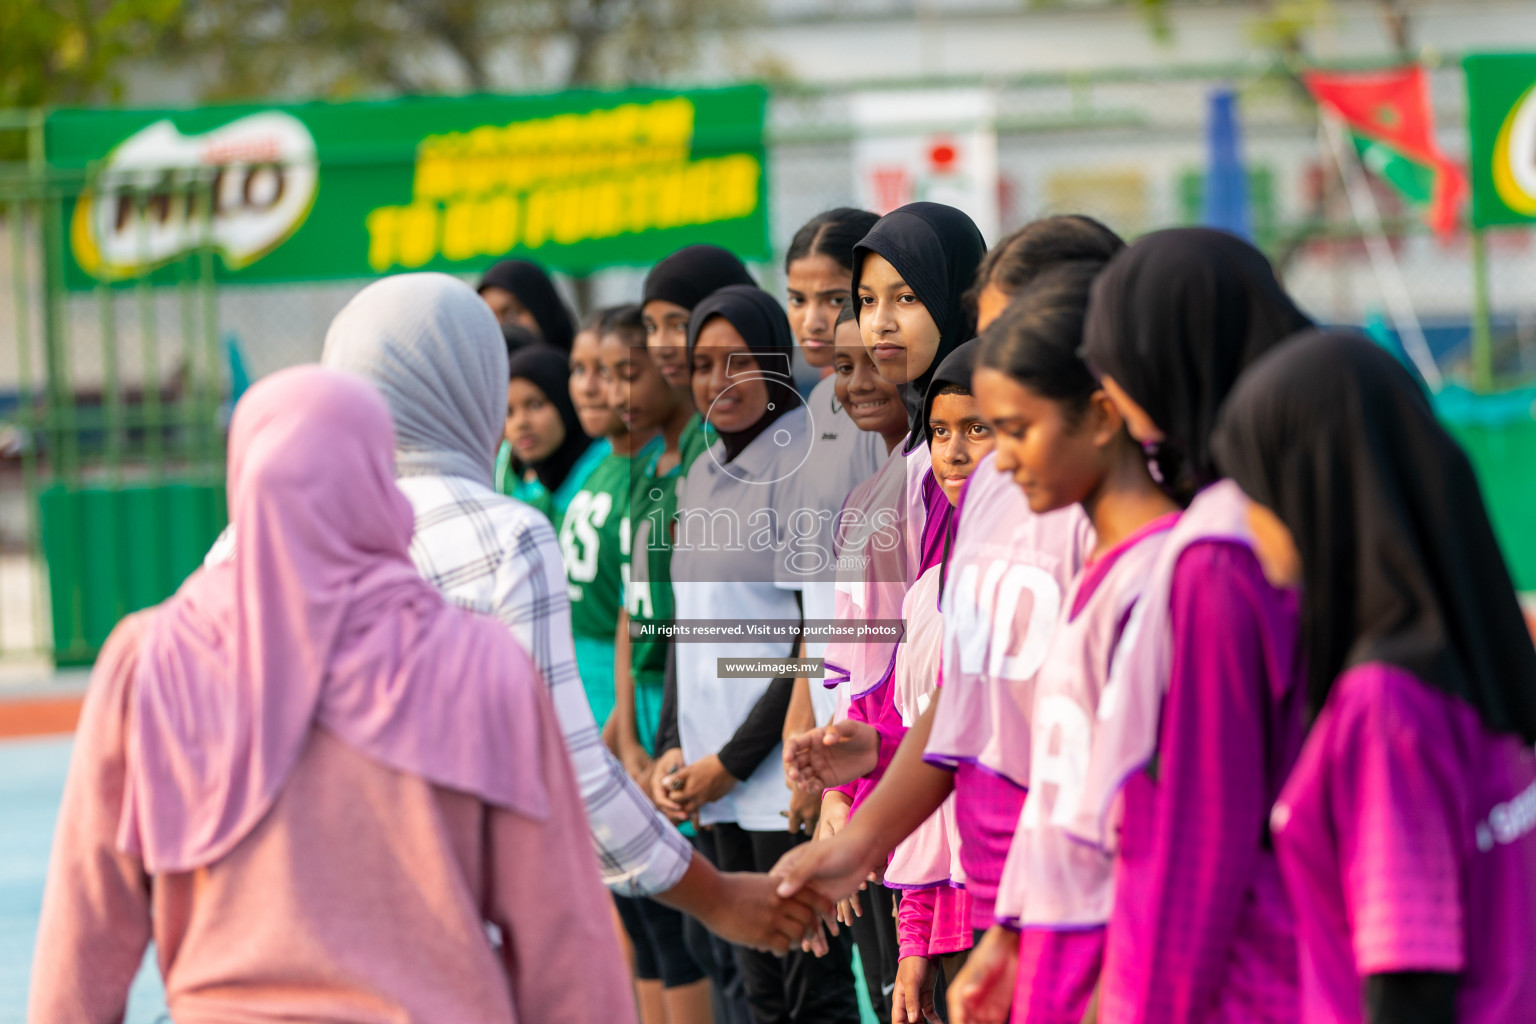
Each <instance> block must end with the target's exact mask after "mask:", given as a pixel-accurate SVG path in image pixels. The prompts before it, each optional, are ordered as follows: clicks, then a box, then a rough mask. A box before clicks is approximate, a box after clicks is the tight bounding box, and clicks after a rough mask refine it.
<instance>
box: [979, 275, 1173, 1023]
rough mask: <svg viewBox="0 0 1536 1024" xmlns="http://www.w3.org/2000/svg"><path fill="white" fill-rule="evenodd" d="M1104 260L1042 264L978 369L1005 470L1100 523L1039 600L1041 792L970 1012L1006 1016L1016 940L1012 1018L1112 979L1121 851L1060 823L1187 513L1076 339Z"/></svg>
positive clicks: (1011, 859)
mask: <svg viewBox="0 0 1536 1024" xmlns="http://www.w3.org/2000/svg"><path fill="white" fill-rule="evenodd" d="M1101 269H1102V265H1101V264H1097V263H1087V264H1069V265H1065V266H1061V267H1057V268H1054V269H1052V270H1050V271H1048V272H1046V273H1045V274H1043V275H1041V277H1040V278H1039V279H1038V280H1037V281H1036V282H1035V283H1034V284H1032V285H1031V286H1030V287H1029V289H1027V290H1026V292H1025V293H1024V295H1023V296H1021V298H1020V300H1019V301H1018V302H1017V303H1016V304H1015V305H1013V306H1011V307H1010V308H1009V309H1008V310H1007V311H1006V312H1005V313H1004V314H1003V316H1002V317H1000V318H999V319H998V320H997V321H996V322H995V323H994V324H992V326H991V327H989V328H988V329H987V331H986V333H985V334H984V335H983V338H982V349H981V355H980V359H979V360H978V366H977V371H976V376H975V380H974V383H973V387H974V388H975V390H976V395H977V399H978V401H979V402H980V404H981V408H982V411H983V413H984V415H985V416H986V419H987V421H988V422H989V423H991V424H992V425H993V427H994V429H995V430H996V431H997V438H998V440H997V456H996V458H995V465H996V467H997V469H998V471H999V472H1000V473H1003V474H1006V475H1007V476H1008V477H1009V478H1010V480H1011V482H1012V483H1013V485H1014V486H1016V487H1017V488H1019V489H1020V490H1021V491H1022V493H1023V494H1024V497H1025V500H1026V501H1027V502H1028V504H1029V509H1030V511H1031V512H1032V513H1034V514H1035V515H1036V516H1045V515H1046V514H1047V513H1052V512H1059V511H1065V510H1068V509H1071V508H1073V507H1074V506H1078V507H1080V508H1081V509H1082V514H1084V515H1086V516H1087V518H1088V520H1089V521H1090V522H1091V524H1092V526H1093V530H1094V534H1095V538H1094V543H1093V546H1092V548H1091V550H1090V551H1089V553H1088V557H1087V559H1086V560H1085V561H1084V563H1083V566H1082V568H1081V570H1080V571H1079V572H1078V573H1077V574H1076V576H1075V577H1074V578H1073V579H1072V581H1071V583H1070V584H1069V585H1068V586H1067V588H1066V590H1065V592H1060V593H1059V596H1058V594H1051V595H1050V596H1051V597H1055V598H1056V600H1055V601H1054V602H1053V601H1050V600H1047V601H1041V600H1040V597H1039V596H1037V597H1036V599H1035V600H1036V603H1037V605H1040V606H1041V612H1042V614H1044V613H1047V612H1052V611H1053V612H1055V619H1056V622H1055V628H1054V630H1053V631H1052V633H1051V634H1050V638H1049V642H1048V643H1045V644H1043V645H1042V646H1041V649H1040V650H1039V651H1037V652H1030V653H1031V655H1032V660H1034V661H1035V663H1036V664H1037V665H1038V668H1036V669H1035V671H1033V672H1031V673H1030V677H1031V686H1030V689H1031V692H1030V693H1028V694H1026V695H1022V697H1023V699H1022V700H1021V701H1020V703H1021V704H1023V705H1024V706H1026V707H1028V708H1029V709H1030V713H1029V720H1028V721H1029V731H1028V733H1027V734H1025V735H1021V736H1018V737H1015V738H1013V739H1012V741H1011V742H1009V743H1008V744H1007V748H1008V756H1010V757H1012V758H1018V759H1019V760H1021V761H1022V762H1024V763H1026V764H1027V765H1028V780H1029V781H1028V787H1029V796H1028V798H1027V799H1026V800H1025V801H1024V806H1023V810H1022V812H1021V814H1020V817H1019V821H1018V827H1017V831H1016V834H1015V836H1014V840H1013V845H1012V846H1011V848H1010V850H1009V854H1008V861H1007V863H1006V864H1005V866H1004V868H1003V873H1002V877H1001V880H1000V882H999V887H998V897H997V907H996V917H997V920H998V922H999V925H998V926H996V927H994V928H993V929H992V930H991V931H990V932H989V933H988V935H987V938H986V940H985V941H984V943H983V948H982V949H978V952H977V955H976V962H975V964H974V967H973V968H968V969H967V973H968V975H969V977H963V978H962V979H961V981H960V982H959V983H957V985H956V986H955V990H954V991H953V993H952V997H951V1011H952V1013H954V1014H955V1017H956V1019H957V1020H964V1021H967V1022H969V1021H978V1022H984V1021H990V1020H1001V1019H1003V1013H1002V1011H1004V1010H1005V1009H1006V1007H1007V995H1008V988H1009V985H1008V982H1009V980H1011V979H1010V978H1009V973H1010V972H1009V971H1008V969H1007V968H1008V966H1009V959H1010V953H1013V951H1014V950H1015V949H1016V950H1017V952H1016V964H1015V967H1016V977H1017V986H1016V988H1015V990H1014V991H1013V992H1012V996H1013V998H1012V1010H1011V1016H1009V1017H1008V1018H1007V1019H1010V1020H1012V1021H1014V1022H1015V1024H1019V1022H1025V1021H1028V1022H1042V1021H1043V1022H1051V1024H1055V1022H1061V1024H1076V1022H1078V1021H1080V1020H1081V1019H1082V1018H1083V1015H1084V1013H1085V1012H1086V1010H1087V1007H1088V1003H1089V1000H1090V998H1091V996H1092V994H1093V991H1094V988H1095V986H1096V985H1097V982H1098V974H1099V967H1100V963H1101V959H1102V950H1103V924H1104V921H1105V920H1106V919H1107V916H1108V907H1109V904H1110V901H1111V899H1112V896H1113V878H1112V875H1111V872H1110V865H1109V863H1108V862H1107V861H1106V860H1105V859H1104V858H1103V857H1102V856H1101V855H1100V854H1099V853H1098V852H1097V851H1094V850H1091V849H1088V848H1085V847H1083V846H1082V844H1080V843H1076V842H1074V841H1073V840H1071V839H1070V838H1069V837H1066V836H1064V835H1062V834H1061V833H1060V831H1059V830H1058V829H1055V828H1053V827H1051V826H1053V825H1054V824H1056V823H1057V822H1059V821H1060V820H1061V819H1062V817H1063V815H1064V814H1065V813H1067V812H1068V811H1069V810H1070V809H1071V808H1072V807H1074V806H1075V801H1076V799H1077V792H1078V786H1077V781H1076V780H1075V779H1074V776H1073V773H1074V771H1075V770H1076V767H1077V766H1078V765H1080V764H1081V762H1082V760H1083V759H1084V758H1085V757H1086V754H1087V744H1088V742H1089V740H1090V738H1091V735H1092V721H1093V718H1094V716H1095V713H1096V710H1097V705H1098V699H1099V696H1100V694H1101V693H1102V691H1103V689H1104V687H1105V685H1106V684H1107V681H1108V676H1109V670H1110V666H1111V665H1112V664H1113V662H1114V659H1115V656H1116V647H1117V646H1118V644H1119V642H1120V640H1121V637H1122V635H1123V631H1124V627H1125V622H1126V619H1127V617H1128V616H1129V614H1130V610H1131V608H1132V607H1133V605H1134V604H1135V601H1136V599H1137V597H1139V596H1140V592H1141V587H1142V585H1143V583H1144V582H1145V580H1146V576H1147V570H1148V568H1149V566H1150V565H1151V563H1152V562H1153V560H1155V559H1156V557H1157V553H1158V551H1159V550H1160V549H1161V547H1162V545H1163V543H1164V542H1165V541H1166V540H1167V533H1168V530H1169V529H1171V528H1172V526H1173V524H1174V522H1175V521H1176V520H1177V518H1178V506H1177V505H1176V504H1175V503H1174V502H1173V501H1172V500H1171V499H1170V498H1169V497H1168V496H1167V495H1166V494H1164V493H1163V492H1162V490H1161V489H1159V488H1158V486H1157V484H1156V482H1155V481H1154V480H1153V479H1152V477H1151V475H1150V473H1149V472H1148V470H1147V466H1146V462H1145V460H1144V458H1143V456H1142V453H1141V450H1140V448H1139V447H1138V446H1137V445H1136V443H1135V442H1134V441H1133V440H1132V439H1131V437H1130V435H1129V434H1128V433H1127V432H1126V430H1125V422H1124V420H1123V418H1122V417H1121V416H1120V413H1119V410H1118V409H1117V408H1116V407H1115V405H1114V403H1113V402H1112V401H1111V400H1110V398H1109V396H1108V395H1106V394H1105V393H1104V391H1103V390H1102V389H1101V388H1100V387H1099V386H1098V384H1097V382H1096V381H1095V380H1094V378H1093V376H1092V375H1091V374H1090V373H1089V372H1088V368H1087V366H1086V365H1084V363H1083V362H1082V360H1081V359H1080V358H1079V356H1078V354H1077V353H1078V349H1079V346H1080V344H1081V340H1082V327H1083V318H1084V315H1085V313H1086V310H1087V305H1088V291H1089V287H1090V285H1091V284H1092V282H1093V279H1094V277H1095V276H1096V275H1097V274H1098V273H1099V271H1100V270H1101ZM1039 583H1040V584H1043V583H1044V580H1039ZM1051 604H1055V605H1056V607H1054V608H1051V607H1049V606H1050V605H1051ZM1021 660H1022V659H1021ZM1025 667H1030V668H1034V667H1035V666H1034V665H1031V666H1025ZM1019 674H1020V675H1023V672H1022V671H1021V672H1020V673H1019ZM1021 930H1022V934H1021Z"/></svg>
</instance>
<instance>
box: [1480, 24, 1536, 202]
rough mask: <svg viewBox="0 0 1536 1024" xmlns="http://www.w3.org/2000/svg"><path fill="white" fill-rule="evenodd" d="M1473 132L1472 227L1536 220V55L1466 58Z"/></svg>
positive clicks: (1505, 54) (1487, 55)
mask: <svg viewBox="0 0 1536 1024" xmlns="http://www.w3.org/2000/svg"><path fill="white" fill-rule="evenodd" d="M1462 66H1463V68H1464V69H1465V70H1466V75H1467V121H1468V126H1469V127H1470V129H1471V132H1472V223H1473V224H1475V225H1476V226H1477V227H1480V228H1483V227H1492V226H1494V225H1498V224H1528V223H1530V222H1532V221H1536V53H1480V54H1471V55H1469V56H1467V57H1465V58H1463V60H1462Z"/></svg>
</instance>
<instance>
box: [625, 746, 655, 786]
mask: <svg viewBox="0 0 1536 1024" xmlns="http://www.w3.org/2000/svg"><path fill="white" fill-rule="evenodd" d="M618 753H619V763H620V764H622V765H623V766H624V770H625V771H626V772H628V773H629V777H630V778H632V779H634V780H635V784H636V785H638V786H639V787H640V788H642V789H644V788H645V787H646V783H647V782H648V781H649V779H650V776H651V763H652V762H651V755H649V754H647V753H646V752H645V748H644V747H642V746H641V745H640V744H639V743H637V742H636V741H634V740H620V741H619V752H618Z"/></svg>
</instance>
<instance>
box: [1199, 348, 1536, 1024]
mask: <svg viewBox="0 0 1536 1024" xmlns="http://www.w3.org/2000/svg"><path fill="white" fill-rule="evenodd" d="M1215 451H1216V456H1217V461H1218V463H1219V464H1220V466H1221V468H1222V469H1223V470H1224V471H1225V472H1226V473H1227V474H1228V475H1229V476H1230V477H1231V478H1232V480H1233V481H1234V482H1235V483H1236V484H1237V485H1238V486H1239V487H1241V488H1242V490H1243V492H1244V493H1245V494H1247V495H1248V497H1249V498H1251V499H1252V500H1253V502H1254V504H1253V505H1252V506H1250V508H1249V511H1248V520H1249V525H1250V526H1251V528H1252V531H1253V535H1254V539H1255V545H1256V547H1257V549H1258V552H1259V558H1260V561H1261V562H1262V563H1263V566H1264V572H1265V574H1266V575H1268V576H1269V577H1270V579H1272V580H1273V581H1274V582H1275V583H1276V584H1279V585H1284V586H1295V585H1300V586H1301V588H1302V596H1301V602H1302V613H1301V634H1302V638H1303V647H1304V651H1305V655H1306V658H1307V662H1308V670H1307V684H1306V697H1307V705H1308V711H1309V712H1310V713H1311V715H1312V716H1313V719H1312V724H1311V730H1310V732H1309V733H1308V734H1307V737H1306V742H1305V745H1304V746H1303V748H1302V751H1301V755H1300V758H1299V759H1298V761H1297V763H1296V767H1295V769H1294V771H1292V772H1291V774H1290V778H1289V779H1288V780H1286V782H1285V786H1284V788H1283V789H1282V790H1281V792H1280V796H1279V799H1278V801H1276V803H1275V805H1274V810H1273V812H1272V813H1271V815H1270V831H1271V834H1272V835H1273V841H1274V847H1275V853H1276V856H1277V857H1278V859H1279V862H1280V869H1281V872H1282V874H1283V876H1284V879H1285V885H1286V889H1287V891H1288V892H1289V893H1290V896H1291V901H1292V904H1293V906H1294V907H1295V912H1296V924H1297V935H1298V939H1299V949H1300V969H1301V970H1300V973H1301V1007H1300V1012H1299V1014H1298V1017H1299V1019H1301V1020H1304V1021H1307V1022H1308V1024H1357V1022H1362V1021H1368V1022H1371V1024H1387V1022H1393V1024H1398V1022H1412V1024H1449V1022H1458V1024H1494V1022H1499V1024H1505V1022H1516V1021H1527V1020H1531V1019H1533V1016H1536V755H1533V753H1532V743H1533V742H1536V651H1533V650H1532V647H1531V642H1530V636H1529V634H1528V633H1527V632H1526V629H1525V624H1524V622H1523V621H1522V617H1521V613H1520V607H1519V604H1518V602H1517V601H1516V599H1515V594H1514V587H1513V586H1512V584H1511V582H1510V578H1509V573H1508V571H1507V570H1506V569H1505V566H1504V560H1503V558H1502V557H1501V555H1500V552H1499V547H1498V543H1497V542H1496V540H1495V539H1494V535H1493V530H1492V528H1491V526H1490V525H1489V522H1488V515H1487V512H1486V511H1485V509H1484V506H1483V502H1482V497H1481V494H1480V493H1479V490H1478V484H1477V479H1476V478H1475V477H1474V476H1473V473H1472V467H1471V464H1470V463H1469V462H1468V461H1467V458H1466V456H1465V455H1464V454H1463V453H1462V451H1461V449H1460V448H1458V447H1457V445H1456V442H1455V441H1454V440H1452V438H1451V437H1450V435H1448V434H1447V433H1446V432H1445V430H1444V428H1442V427H1441V426H1440V424H1439V423H1438V422H1437V421H1436V420H1435V416H1434V413H1433V411H1432V410H1431V408H1430V405H1429V403H1428V402H1427V401H1426V400H1425V397H1424V392H1423V391H1422V390H1421V387H1420V385H1419V383H1418V381H1416V380H1415V379H1414V378H1413V377H1412V376H1410V374H1409V373H1408V371H1407V370H1405V369H1404V368H1403V367H1402V366H1401V365H1399V364H1398V363H1397V361H1396V360H1395V359H1394V358H1393V357H1392V356H1391V355H1389V354H1388V353H1386V352H1385V351H1383V350H1381V349H1379V348H1377V347H1376V346H1375V345H1374V344H1372V343H1371V342H1370V341H1369V340H1368V339H1366V338H1364V337H1363V336H1360V335H1358V334H1354V333H1353V332H1349V331H1338V330H1332V331H1312V332H1308V333H1307V334H1304V335H1302V336H1300V337H1299V338H1296V339H1293V340H1291V341H1288V342H1287V343H1286V344H1285V345H1282V346H1280V347H1279V348H1277V349H1276V350H1275V351H1274V352H1272V353H1270V354H1269V355H1267V356H1266V357H1264V358H1263V359H1261V360H1259V361H1258V362H1257V363H1255V364H1254V365H1253V366H1252V367H1251V368H1250V369H1249V370H1247V371H1246V372H1245V373H1244V374H1243V376H1242V378H1241V380H1239V382H1238V384H1237V387H1236V388H1235V389H1234V390H1233V392H1232V396H1231V398H1230V399H1229V400H1228V402H1227V404H1226V406H1225V407H1224V409H1223V412H1222V415H1221V419H1220V423H1219V425H1218V427H1217V429H1216V438H1215Z"/></svg>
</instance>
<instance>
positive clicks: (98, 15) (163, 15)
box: [0, 0, 181, 108]
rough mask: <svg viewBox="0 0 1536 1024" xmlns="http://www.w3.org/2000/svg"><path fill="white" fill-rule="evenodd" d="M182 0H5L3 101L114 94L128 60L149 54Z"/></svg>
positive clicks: (1, 15) (0, 36)
mask: <svg viewBox="0 0 1536 1024" xmlns="http://www.w3.org/2000/svg"><path fill="white" fill-rule="evenodd" d="M180 9H181V0H45V2H41V3H39V2H36V0H3V2H0V108H3V107H36V106H43V105H45V104H57V103H87V102H100V101H104V100H112V99H116V98H117V97H118V96H119V95H120V94H121V91H122V74H123V69H124V66H125V63H126V62H128V61H131V60H133V59H136V58H141V57H147V56H149V55H151V54H152V53H154V52H155V50H156V47H157V46H158V45H159V43H160V42H161V40H162V39H163V38H164V36H165V33H166V32H167V31H169V30H170V29H171V27H172V26H173V25H174V24H175V22H176V20H177V18H178V17H179V15H180Z"/></svg>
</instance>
